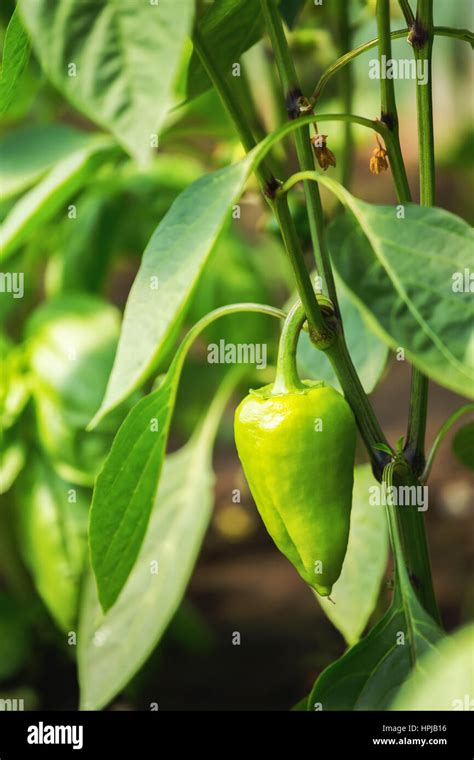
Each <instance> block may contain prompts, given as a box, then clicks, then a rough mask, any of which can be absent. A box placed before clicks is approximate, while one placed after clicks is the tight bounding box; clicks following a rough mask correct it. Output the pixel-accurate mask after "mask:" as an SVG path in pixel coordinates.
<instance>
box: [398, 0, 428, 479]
mask: <svg viewBox="0 0 474 760" xmlns="http://www.w3.org/2000/svg"><path fill="white" fill-rule="evenodd" d="M409 39H411V41H412V44H413V49H414V53H415V59H416V62H417V67H418V65H419V63H418V62H421V65H423V66H425V67H426V72H427V81H426V83H425V84H422V81H420V79H417V81H416V110H417V121H418V153H419V162H420V203H421V205H422V206H432V205H434V203H435V159H434V131H433V98H432V85H431V53H432V48H433V0H418V6H417V12H416V20H415V23H414V25H413V26H412V30H411V32H410V37H409ZM427 410H428V379H427V378H426V377H425V376H424V375H423V374H422V373H421V372H419V371H418V370H417V369H416V368H415V367H414V368H413V370H412V380H411V389H410V409H409V414H408V431H407V442H406V446H405V453H406V456H407V459H408V461H409V462H410V463H411V464H412V467H413V470H414V472H415V474H416V475H420V474H421V473H422V472H423V469H424V466H425V453H424V449H425V434H426V418H427Z"/></svg>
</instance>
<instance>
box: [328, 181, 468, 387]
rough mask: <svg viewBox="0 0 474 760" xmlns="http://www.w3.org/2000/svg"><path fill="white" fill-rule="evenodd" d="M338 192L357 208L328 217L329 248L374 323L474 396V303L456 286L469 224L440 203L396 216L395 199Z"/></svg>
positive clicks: (413, 358)
mask: <svg viewBox="0 0 474 760" xmlns="http://www.w3.org/2000/svg"><path fill="white" fill-rule="evenodd" d="M324 183H325V184H328V185H329V182H328V181H327V178H325V182H324ZM332 184H334V183H332ZM338 192H339V195H340V196H341V197H342V199H343V201H344V202H345V203H346V205H347V206H348V208H349V209H350V211H351V212H352V213H351V214H346V215H344V216H340V217H338V218H337V219H336V220H335V222H334V223H333V224H332V225H331V228H330V230H329V245H330V249H331V254H332V257H333V260H334V262H335V264H336V267H337V269H338V272H339V274H340V275H341V276H342V278H343V280H344V282H345V283H346V285H347V287H348V288H349V290H350V292H351V294H352V297H353V298H354V299H355V300H356V301H357V303H358V305H359V308H360V309H361V310H362V311H363V312H364V313H365V314H366V317H367V318H368V320H369V323H370V325H371V327H372V329H373V330H374V331H375V332H376V334H378V335H379V336H380V337H381V338H382V340H384V341H385V342H386V343H387V344H388V345H389V346H390V347H391V348H393V349H396V348H398V347H402V348H404V349H405V354H406V358H407V359H408V360H409V361H410V362H411V363H412V364H414V365H415V366H416V367H418V369H420V370H421V371H422V372H424V373H425V374H426V375H428V376H429V377H431V378H432V379H433V380H436V382H438V383H439V384H440V385H443V386H445V387H447V388H450V389H451V390H453V391H455V392H457V393H460V394H462V395H465V396H468V397H469V398H472V397H474V303H473V302H472V294H471V293H470V292H469V290H468V289H464V290H463V291H462V292H456V290H453V286H455V280H454V279H453V276H454V275H455V273H459V274H460V275H463V274H464V272H465V269H466V268H467V267H469V262H470V261H471V259H472V249H473V234H472V230H471V228H470V227H469V226H468V225H467V224H466V222H464V221H463V220H462V219H460V218H458V217H456V216H454V215H453V214H451V213H449V212H447V211H443V210H442V209H439V208H424V207H421V206H416V205H414V204H406V205H405V217H404V218H402V219H399V218H397V208H396V207H395V206H375V205H371V204H368V203H364V202H362V201H360V200H358V199H356V198H354V197H353V196H351V195H350V194H349V193H347V192H346V191H342V189H341V188H340V186H339V187H338Z"/></svg>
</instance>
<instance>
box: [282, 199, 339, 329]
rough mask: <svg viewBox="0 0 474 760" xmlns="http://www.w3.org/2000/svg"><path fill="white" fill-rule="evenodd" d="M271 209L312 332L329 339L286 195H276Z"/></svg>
mask: <svg viewBox="0 0 474 760" xmlns="http://www.w3.org/2000/svg"><path fill="white" fill-rule="evenodd" d="M273 210H274V212H275V215H276V218H277V221H278V224H279V227H280V231H281V235H282V237H283V242H284V244H285V248H286V250H287V253H288V256H289V259H290V261H291V264H292V266H293V272H294V275H295V279H296V288H297V290H298V293H299V296H300V298H301V303H302V304H303V308H304V310H305V312H306V317H307V319H308V324H309V325H310V327H311V329H312V330H313V331H314V334H315V335H318V336H320V338H321V340H324V339H325V338H327V339H329V337H330V333H329V331H328V328H327V327H326V324H325V322H324V318H323V315H322V313H321V309H320V308H319V305H318V303H317V300H316V296H315V293H314V288H313V285H312V282H311V278H310V276H309V274H308V270H307V269H306V265H305V262H304V256H303V251H302V249H301V244H300V241H299V238H298V234H297V232H296V229H295V225H294V224H293V220H292V218H291V214H290V209H289V207H288V200H287V198H286V196H284V195H283V196H279V197H278V199H277V200H276V202H275V203H274V206H273ZM315 307H316V308H315Z"/></svg>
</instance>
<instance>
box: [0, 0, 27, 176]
mask: <svg viewBox="0 0 474 760" xmlns="http://www.w3.org/2000/svg"><path fill="white" fill-rule="evenodd" d="M29 55H30V43H29V41H28V35H27V34H26V33H25V30H24V29H23V25H22V23H21V21H20V19H19V16H18V10H17V9H16V8H15V10H14V11H13V14H12V17H11V19H10V21H9V24H8V27H7V31H6V32H5V38H4V41H3V58H2V71H1V74H0V116H3V115H4V114H5V113H6V112H7V111H8V108H9V106H10V103H11V102H12V100H13V97H14V94H15V87H16V84H17V82H18V80H19V78H20V77H21V75H22V73H23V70H24V68H25V66H26V64H27V63H28V58H29ZM3 160H4V156H2V161H3Z"/></svg>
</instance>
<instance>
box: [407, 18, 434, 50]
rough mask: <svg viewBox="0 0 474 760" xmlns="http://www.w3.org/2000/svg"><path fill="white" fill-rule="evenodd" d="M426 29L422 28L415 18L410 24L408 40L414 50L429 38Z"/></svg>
mask: <svg viewBox="0 0 474 760" xmlns="http://www.w3.org/2000/svg"><path fill="white" fill-rule="evenodd" d="M429 36H430V35H429V33H428V30H427V29H425V28H424V26H423V24H422V23H421V21H420V19H418V18H417V19H416V20H415V23H414V24H412V25H411V27H410V32H409V34H408V38H407V39H408V42H409V43H410V45H412V46H413V47H414V48H415V50H420V49H421V48H422V47H423V46H424V45H426V43H427V42H428V40H429Z"/></svg>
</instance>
